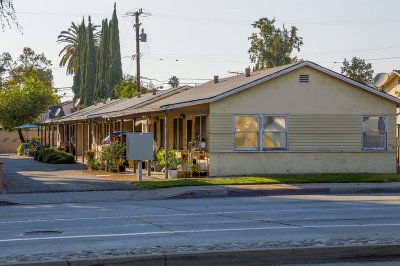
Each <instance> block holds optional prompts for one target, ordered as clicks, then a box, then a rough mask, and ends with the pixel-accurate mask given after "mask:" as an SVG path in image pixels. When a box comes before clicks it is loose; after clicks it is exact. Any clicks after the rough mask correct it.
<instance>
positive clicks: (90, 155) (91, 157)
mask: <svg viewBox="0 0 400 266" xmlns="http://www.w3.org/2000/svg"><path fill="white" fill-rule="evenodd" d="M95 156H96V154H95V153H94V151H87V152H86V158H87V166H88V168H89V169H90V170H97V169H98V168H97V165H96V160H95Z"/></svg>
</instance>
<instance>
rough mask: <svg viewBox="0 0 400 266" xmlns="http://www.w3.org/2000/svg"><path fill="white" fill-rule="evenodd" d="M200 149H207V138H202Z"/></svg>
mask: <svg viewBox="0 0 400 266" xmlns="http://www.w3.org/2000/svg"><path fill="white" fill-rule="evenodd" d="M200 148H201V149H205V148H206V138H205V137H201V138H200Z"/></svg>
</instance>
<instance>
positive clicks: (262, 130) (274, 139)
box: [235, 115, 287, 150]
mask: <svg viewBox="0 0 400 266" xmlns="http://www.w3.org/2000/svg"><path fill="white" fill-rule="evenodd" d="M235 149H236V150H285V149H287V122H286V116H284V115H236V116H235Z"/></svg>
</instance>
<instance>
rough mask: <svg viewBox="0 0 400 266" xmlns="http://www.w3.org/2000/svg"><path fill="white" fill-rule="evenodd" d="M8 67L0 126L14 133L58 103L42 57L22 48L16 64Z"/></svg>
mask: <svg viewBox="0 0 400 266" xmlns="http://www.w3.org/2000/svg"><path fill="white" fill-rule="evenodd" d="M10 64H11V68H10V69H8V74H9V75H8V77H7V80H6V81H5V82H4V83H3V84H2V89H1V90H0V125H1V126H2V127H3V128H4V129H5V130H8V131H13V130H14V128H15V127H16V126H19V125H22V124H27V123H34V122H36V120H37V119H38V118H39V117H40V115H41V114H42V113H43V112H46V111H47V108H48V106H50V105H53V104H56V103H58V97H57V95H56V93H55V91H54V90H53V87H52V83H53V82H52V81H53V77H52V74H51V70H50V69H49V68H48V67H49V66H50V65H51V63H50V61H49V60H47V59H46V57H45V56H44V55H43V54H35V52H34V51H33V50H32V49H30V48H24V50H23V53H22V54H21V56H20V57H19V58H18V60H17V61H12V63H10ZM21 142H24V140H23V138H22V139H21Z"/></svg>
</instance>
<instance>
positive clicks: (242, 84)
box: [110, 61, 400, 117]
mask: <svg viewBox="0 0 400 266" xmlns="http://www.w3.org/2000/svg"><path fill="white" fill-rule="evenodd" d="M304 66H308V67H311V68H314V69H317V70H319V71H321V72H324V73H326V74H328V75H331V76H333V77H336V78H338V79H340V80H343V81H345V82H347V83H350V84H352V85H354V86H356V87H358V88H360V89H363V90H366V91H368V92H370V93H372V94H375V95H378V96H380V97H383V98H386V99H388V100H390V101H393V102H396V103H398V104H399V103H400V99H398V98H396V97H393V96H391V95H389V94H386V93H384V92H381V91H378V90H376V89H375V88H373V87H370V86H367V85H365V84H362V83H360V82H357V81H355V80H352V79H350V78H348V77H346V76H344V75H342V74H339V73H337V72H335V71H332V70H330V69H327V68H324V67H322V66H320V65H317V64H315V63H313V62H310V61H304V62H299V63H297V64H289V65H283V66H280V67H274V68H269V69H264V70H259V71H255V72H252V73H251V75H250V76H249V77H246V76H245V75H244V74H242V75H239V76H234V77H229V78H223V79H220V81H219V83H214V81H209V82H206V83H204V84H202V85H200V86H197V87H193V88H191V89H189V90H186V91H182V92H181V93H179V94H176V95H173V96H171V97H168V98H165V99H162V100H160V101H158V102H155V103H152V104H149V105H146V106H144V107H142V108H138V109H136V110H135V111H134V112H131V113H129V112H116V113H113V114H110V116H116V117H118V116H125V115H129V114H134V113H137V114H138V113H148V112H156V111H162V110H168V109H173V108H178V107H184V106H191V105H196V104H202V103H210V102H213V101H216V100H219V99H221V98H224V97H227V96H229V95H231V94H234V93H237V92H239V91H241V90H244V89H247V88H250V87H253V86H255V85H257V84H259V83H262V82H265V81H267V80H270V79H273V78H275V77H278V76H280V75H283V74H286V73H288V72H291V71H293V70H296V69H298V68H300V67H304Z"/></svg>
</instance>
